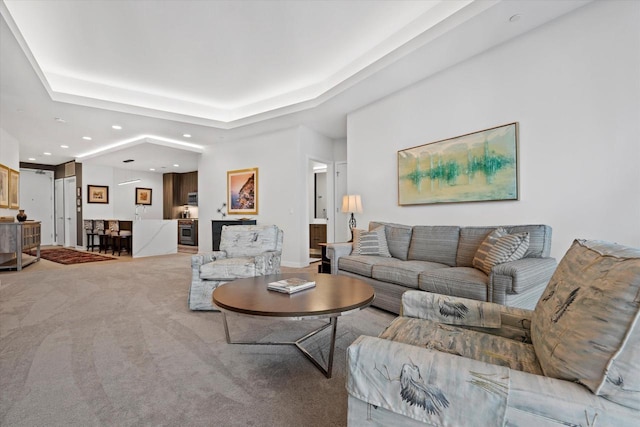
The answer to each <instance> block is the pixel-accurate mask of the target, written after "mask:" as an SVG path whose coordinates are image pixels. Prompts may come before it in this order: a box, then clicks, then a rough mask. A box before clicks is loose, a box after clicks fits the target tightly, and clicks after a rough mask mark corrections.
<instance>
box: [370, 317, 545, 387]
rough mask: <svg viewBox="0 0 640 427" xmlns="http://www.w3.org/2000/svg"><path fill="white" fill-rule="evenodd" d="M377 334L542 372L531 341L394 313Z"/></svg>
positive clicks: (406, 342)
mask: <svg viewBox="0 0 640 427" xmlns="http://www.w3.org/2000/svg"><path fill="white" fill-rule="evenodd" d="M380 338H384V339H387V340H392V341H397V342H401V343H405V344H411V345H415V346H418V347H422V348H428V349H433V350H437V351H441V352H444V353H449V354H455V355H458V356H462V357H466V358H469V359H474V360H478V361H481V362H485V363H490V364H492V365H499V366H506V367H508V368H510V369H515V370H517V371H522V372H528V373H530V374H535V375H541V374H542V370H541V369H540V365H539V364H538V361H537V359H536V353H535V351H534V348H533V346H532V345H531V344H526V343H521V342H517V341H514V340H512V339H509V338H505V337H500V336H496V335H491V334H487V333H484V332H477V331H472V330H469V329H465V328H462V327H459V326H453V325H445V324H443V323H440V322H433V321H430V320H425V319H416V318H413V317H397V318H396V319H394V320H393V322H391V325H389V326H388V327H387V329H385V330H384V331H383V332H382V333H381V334H380Z"/></svg>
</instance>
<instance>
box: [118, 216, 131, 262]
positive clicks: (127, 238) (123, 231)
mask: <svg viewBox="0 0 640 427" xmlns="http://www.w3.org/2000/svg"><path fill="white" fill-rule="evenodd" d="M119 226H120V233H118V234H119V235H120V239H119V241H118V255H120V252H121V251H123V250H124V251H127V253H128V254H129V255H131V246H132V241H133V237H132V228H133V223H132V222H131V221H120V224H119Z"/></svg>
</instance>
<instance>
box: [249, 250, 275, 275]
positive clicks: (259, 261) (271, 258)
mask: <svg viewBox="0 0 640 427" xmlns="http://www.w3.org/2000/svg"><path fill="white" fill-rule="evenodd" d="M281 258H282V254H281V252H280V251H266V252H263V253H261V254H258V255H256V256H255V257H254V260H255V264H256V272H257V273H258V274H261V275H264V276H266V275H268V274H277V273H280V261H281Z"/></svg>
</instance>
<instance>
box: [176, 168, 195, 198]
mask: <svg viewBox="0 0 640 427" xmlns="http://www.w3.org/2000/svg"><path fill="white" fill-rule="evenodd" d="M179 175H180V194H179V196H178V201H179V203H178V204H179V205H186V204H187V195H188V194H189V193H197V192H198V172H188V173H182V174H179Z"/></svg>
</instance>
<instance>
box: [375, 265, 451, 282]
mask: <svg viewBox="0 0 640 427" xmlns="http://www.w3.org/2000/svg"><path fill="white" fill-rule="evenodd" d="M438 268H448V266H447V265H445V264H439V263H436V262H428V261H400V260H399V259H395V258H389V259H387V260H385V261H381V262H378V263H377V264H376V265H374V266H373V269H372V271H371V277H372V278H374V279H377V280H381V281H383V282H389V283H395V284H398V285H403V286H406V287H408V288H413V289H417V288H418V276H419V275H420V273H422V272H425V271H430V270H434V269H438Z"/></svg>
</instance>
